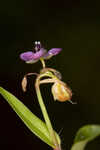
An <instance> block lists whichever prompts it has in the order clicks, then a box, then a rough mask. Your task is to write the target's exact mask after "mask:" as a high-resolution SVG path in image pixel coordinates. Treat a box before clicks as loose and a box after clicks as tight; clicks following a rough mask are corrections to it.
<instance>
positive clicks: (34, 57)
mask: <svg viewBox="0 0 100 150" xmlns="http://www.w3.org/2000/svg"><path fill="white" fill-rule="evenodd" d="M45 53H46V50H45V49H44V48H41V49H40V50H39V51H37V52H35V53H33V52H32V51H29V52H25V53H22V54H20V58H21V59H22V60H24V61H25V62H26V63H29V64H32V63H35V62H37V61H38V60H39V59H40V58H41V57H42V56H43V55H45Z"/></svg>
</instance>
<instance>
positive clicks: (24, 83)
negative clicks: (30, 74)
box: [21, 77, 27, 92]
mask: <svg viewBox="0 0 100 150" xmlns="http://www.w3.org/2000/svg"><path fill="white" fill-rule="evenodd" d="M21 84H22V90H23V91H24V92H26V86H27V78H26V77H24V78H23V80H22V82H21Z"/></svg>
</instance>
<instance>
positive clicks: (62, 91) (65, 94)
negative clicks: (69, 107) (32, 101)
mask: <svg viewBox="0 0 100 150" xmlns="http://www.w3.org/2000/svg"><path fill="white" fill-rule="evenodd" d="M52 94H53V97H54V100H58V101H60V102H64V101H67V100H70V99H71V97H72V92H71V89H70V88H69V87H67V85H66V84H65V83H64V82H62V81H56V82H55V83H54V85H53V86H52Z"/></svg>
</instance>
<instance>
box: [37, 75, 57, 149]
mask: <svg viewBox="0 0 100 150" xmlns="http://www.w3.org/2000/svg"><path fill="white" fill-rule="evenodd" d="M39 79H40V77H37V79H36V84H35V87H36V93H37V97H38V101H39V105H40V108H41V110H42V114H43V117H44V119H45V122H46V125H47V128H48V131H49V133H50V136H51V140H52V142H53V143H54V145H55V148H57V147H59V144H58V142H57V139H56V136H55V133H54V130H53V128H52V125H51V121H50V119H49V116H48V113H47V110H46V107H45V105H44V102H43V99H42V96H41V92H40V88H39V81H40V80H39Z"/></svg>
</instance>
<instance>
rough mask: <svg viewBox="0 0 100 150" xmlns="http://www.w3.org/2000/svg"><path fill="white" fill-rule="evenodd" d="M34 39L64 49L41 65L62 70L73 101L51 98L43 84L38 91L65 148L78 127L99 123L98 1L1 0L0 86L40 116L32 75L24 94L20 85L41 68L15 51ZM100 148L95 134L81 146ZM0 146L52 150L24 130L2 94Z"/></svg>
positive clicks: (19, 50) (11, 148)
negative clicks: (30, 74) (26, 62)
mask: <svg viewBox="0 0 100 150" xmlns="http://www.w3.org/2000/svg"><path fill="white" fill-rule="evenodd" d="M36 40H40V41H41V42H42V43H43V45H44V46H45V47H46V48H47V49H50V48H52V47H62V48H63V51H62V52H61V53H60V54H59V55H58V56H56V57H53V58H52V59H51V60H49V61H47V62H46V64H47V65H48V66H49V67H52V68H55V69H57V70H59V71H60V72H61V73H62V75H63V81H65V82H66V83H68V84H69V86H70V87H71V89H72V91H73V97H72V101H77V105H72V104H70V103H68V102H65V103H60V102H54V101H53V97H52V94H51V91H50V86H47V85H46V86H43V88H42V93H43V97H44V102H45V104H46V106H47V109H48V113H49V115H50V118H51V121H52V123H53V126H54V128H55V129H56V131H57V132H60V131H61V129H62V132H61V134H60V135H61V139H62V147H63V149H65V150H66V149H70V147H71V145H72V143H73V139H74V136H75V133H76V131H77V130H78V129H79V128H80V127H81V126H83V125H86V124H100V64H99V59H100V2H99V0H98V1H97V0H95V1H90V0H88V1H87V0H81V1H79V0H76V1H75V0H65V1H63V0H62V1H57V0H55V1H52V0H43V1H42V0H41V1H34V0H33V1H32V0H29V1H27V0H24V1H23V0H22V1H20V0H9V1H7V0H5V1H2V2H1V4H0V86H2V87H4V88H5V89H7V90H8V91H10V92H11V93H13V94H14V95H15V96H17V97H18V98H19V99H21V101H22V102H23V103H24V104H25V105H27V106H28V107H29V108H30V109H31V111H33V112H34V113H35V114H36V115H37V116H39V117H40V118H41V119H43V117H42V114H41V111H40V108H39V105H38V102H37V99H36V94H35V89H34V84H33V83H34V80H33V79H35V78H29V82H28V83H29V84H28V91H27V92H26V93H23V92H22V90H21V85H20V83H21V79H22V78H23V76H24V74H25V73H28V72H38V71H39V70H40V68H41V64H40V62H38V63H36V64H34V65H27V64H25V63H24V62H22V61H21V60H20V59H19V54H20V53H22V52H24V51H25V50H27V49H26V48H32V42H33V41H36ZM49 97H50V99H49ZM99 148H100V138H97V139H96V140H94V141H93V142H91V143H89V144H88V145H87V147H86V150H94V149H95V150H96V149H99ZM0 149H1V150H8V149H10V150H18V149H29V150H31V149H37V150H41V149H51V148H50V147H49V146H48V145H46V144H45V143H43V142H42V141H41V140H39V139H38V138H37V137H36V136H35V135H33V134H32V133H31V132H30V131H29V130H28V129H27V127H26V126H25V125H24V124H23V123H22V121H21V120H20V119H19V118H18V116H17V115H16V114H15V112H13V110H12V109H11V108H10V106H9V105H8V104H7V102H6V101H5V100H4V99H3V98H2V97H1V96H0Z"/></svg>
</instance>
